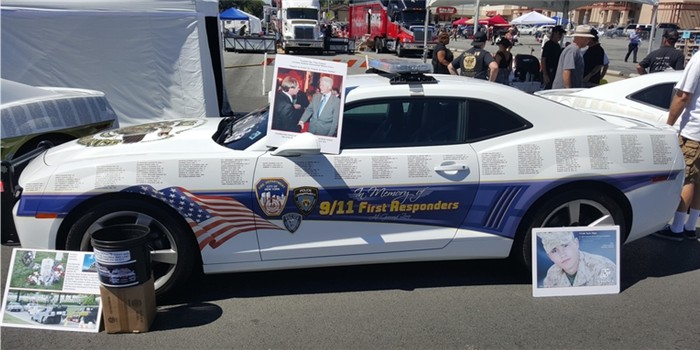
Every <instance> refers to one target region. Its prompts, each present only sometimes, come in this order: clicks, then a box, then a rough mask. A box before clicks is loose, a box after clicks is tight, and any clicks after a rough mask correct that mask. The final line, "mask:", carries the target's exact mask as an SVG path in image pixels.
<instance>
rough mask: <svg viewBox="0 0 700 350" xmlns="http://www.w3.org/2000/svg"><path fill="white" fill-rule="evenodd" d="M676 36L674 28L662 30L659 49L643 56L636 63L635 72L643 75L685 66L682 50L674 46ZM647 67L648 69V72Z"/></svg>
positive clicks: (681, 68) (676, 32)
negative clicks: (662, 37)
mask: <svg viewBox="0 0 700 350" xmlns="http://www.w3.org/2000/svg"><path fill="white" fill-rule="evenodd" d="M678 38H679V35H678V31H677V30H675V29H669V30H667V31H666V32H664V39H663V44H662V45H661V47H660V48H659V49H657V50H654V51H652V52H650V53H649V54H648V55H647V57H644V59H643V60H642V61H641V62H639V64H637V73H639V74H640V75H644V74H647V73H656V72H663V71H665V70H669V69H673V70H683V68H685V57H684V56H683V52H681V51H680V50H678V49H676V47H675V45H676V42H677V41H678ZM647 69H648V70H649V71H648V72H647Z"/></svg>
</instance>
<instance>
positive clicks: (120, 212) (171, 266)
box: [66, 199, 199, 295]
mask: <svg viewBox="0 0 700 350" xmlns="http://www.w3.org/2000/svg"><path fill="white" fill-rule="evenodd" d="M120 224H138V225H143V226H147V227H148V228H149V229H150V233H149V236H148V246H149V247H150V248H151V260H152V264H151V266H152V269H153V277H154V278H155V289H156V295H164V294H167V292H169V291H171V290H173V289H174V288H175V287H176V286H178V285H181V284H182V283H183V282H184V281H186V280H187V279H188V278H189V277H190V275H191V274H192V272H193V270H194V266H199V261H198V259H197V257H198V254H197V251H196V250H195V248H196V241H195V240H194V236H193V234H192V231H191V230H190V229H189V228H188V227H186V226H185V223H184V221H183V220H182V219H181V218H180V217H178V216H176V215H174V214H172V213H171V212H170V211H168V210H166V209H165V208H163V207H161V206H159V205H157V204H154V203H152V202H148V201H145V200H138V201H136V200H130V199H116V200H111V201H108V202H105V203H102V204H99V205H97V206H95V207H93V208H90V209H89V210H88V211H87V212H85V213H84V214H83V215H82V217H81V218H80V219H79V220H77V221H76V222H75V224H74V225H73V226H72V227H71V229H70V231H69V232H68V236H67V238H66V248H67V249H69V250H83V251H88V250H92V244H91V242H90V234H92V233H93V232H95V231H97V230H98V229H101V228H103V227H107V226H111V225H120Z"/></svg>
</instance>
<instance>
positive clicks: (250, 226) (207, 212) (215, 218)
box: [123, 185, 282, 250]
mask: <svg viewBox="0 0 700 350" xmlns="http://www.w3.org/2000/svg"><path fill="white" fill-rule="evenodd" d="M123 192H131V193H139V194H142V195H146V196H150V197H152V198H156V199H160V200H162V201H163V202H166V203H168V205H170V206H171V207H173V208H175V209H176V210H177V211H178V212H179V213H180V215H182V217H184V218H185V220H186V221H187V223H188V224H189V225H190V227H191V228H192V230H193V231H194V234H195V237H197V242H198V243H199V249H200V250H203V249H204V248H206V247H207V246H209V247H211V248H212V249H216V248H218V247H219V246H220V245H222V244H224V243H225V242H226V241H228V240H229V239H231V238H233V237H235V236H236V235H238V234H239V233H244V232H249V231H255V230H258V229H271V230H281V229H282V228H280V227H278V226H276V225H274V224H272V223H271V222H269V221H267V220H265V219H263V218H262V217H260V215H258V214H255V213H254V212H253V211H252V210H250V209H249V208H248V207H246V206H245V205H243V204H242V203H241V202H239V201H237V200H235V199H234V198H232V197H226V196H213V195H201V196H197V195H194V194H192V193H191V192H190V191H188V190H186V189H184V188H182V187H167V188H164V189H161V190H157V189H155V188H154V187H153V186H150V185H140V186H133V187H129V188H126V189H124V190H123Z"/></svg>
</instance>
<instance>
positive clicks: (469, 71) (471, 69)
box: [447, 31, 498, 81]
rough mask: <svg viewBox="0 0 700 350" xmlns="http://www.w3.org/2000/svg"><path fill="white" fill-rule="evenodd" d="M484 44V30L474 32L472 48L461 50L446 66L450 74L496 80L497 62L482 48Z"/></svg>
mask: <svg viewBox="0 0 700 350" xmlns="http://www.w3.org/2000/svg"><path fill="white" fill-rule="evenodd" d="M485 44H486V32H483V31H482V32H476V34H474V40H473V41H472V48H471V49H469V50H467V51H464V52H462V54H461V55H459V56H458V57H457V58H455V59H454V60H453V61H452V63H450V64H449V65H448V66H447V69H449V71H450V74H452V75H458V73H457V70H458V69H459V75H462V76H465V77H471V78H476V79H484V80H490V81H496V73H498V64H497V63H496V61H495V60H494V59H493V56H491V54H490V53H489V52H488V51H486V50H484V45H485Z"/></svg>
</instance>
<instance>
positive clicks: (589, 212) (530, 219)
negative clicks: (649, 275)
mask: <svg viewBox="0 0 700 350" xmlns="http://www.w3.org/2000/svg"><path fill="white" fill-rule="evenodd" d="M605 216H609V217H610V218H611V219H612V221H613V225H618V226H620V232H621V233H623V232H627V231H626V230H627V223H626V221H625V216H624V213H623V211H622V208H621V207H620V205H619V204H618V203H617V202H616V201H615V200H613V199H612V198H611V197H610V196H607V195H605V194H603V193H602V192H600V191H597V190H590V189H589V190H583V189H572V190H568V191H565V192H560V193H557V194H554V195H552V196H551V197H550V198H547V199H546V200H545V201H544V202H543V203H541V204H540V205H538V206H536V207H533V208H532V209H531V210H530V211H529V213H528V215H527V216H526V217H525V219H524V220H525V221H524V222H523V225H521V226H520V227H521V231H520V232H518V234H517V236H516V239H515V242H514V246H513V249H512V251H511V252H512V253H511V256H513V257H514V258H516V259H518V260H519V261H520V262H522V263H524V265H525V266H526V267H527V268H528V270H530V271H531V270H532V229H533V228H538V227H570V226H588V225H590V224H591V223H594V222H596V221H598V220H600V219H602V218H604V217H605Z"/></svg>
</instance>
